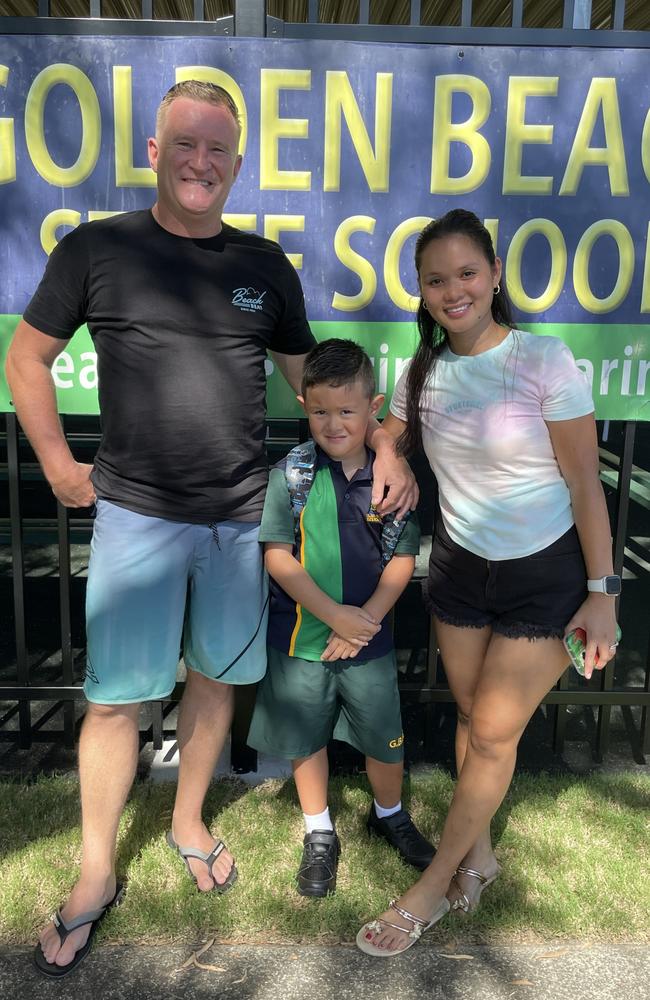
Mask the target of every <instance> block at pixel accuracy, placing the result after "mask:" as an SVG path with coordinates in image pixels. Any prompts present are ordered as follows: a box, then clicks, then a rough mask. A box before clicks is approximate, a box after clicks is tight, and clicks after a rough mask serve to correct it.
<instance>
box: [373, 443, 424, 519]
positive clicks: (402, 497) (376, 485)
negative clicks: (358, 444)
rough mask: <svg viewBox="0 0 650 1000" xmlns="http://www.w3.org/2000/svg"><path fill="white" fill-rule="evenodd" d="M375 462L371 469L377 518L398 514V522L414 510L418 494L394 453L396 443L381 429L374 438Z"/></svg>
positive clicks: (403, 462) (402, 461) (409, 473)
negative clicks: (394, 512) (395, 512)
mask: <svg viewBox="0 0 650 1000" xmlns="http://www.w3.org/2000/svg"><path fill="white" fill-rule="evenodd" d="M372 443H373V448H374V449H375V461H374V463H373V466H372V479H373V484H372V502H373V505H374V507H375V508H376V509H377V511H378V513H380V514H382V515H383V514H391V513H392V512H393V511H397V516H398V517H399V518H400V519H401V518H404V517H406V515H407V514H408V512H409V511H411V510H415V508H416V507H417V503H418V499H419V496H420V491H419V489H418V484H417V482H416V481H415V476H414V475H413V472H412V470H411V466H410V465H409V464H408V462H407V461H406V459H405V458H401V457H400V456H398V455H397V454H396V453H395V441H394V440H393V438H392V437H391V436H390V435H389V434H385V435H383V436H382V434H381V429H379V430H378V431H376V433H375V436H374V438H373V442H372Z"/></svg>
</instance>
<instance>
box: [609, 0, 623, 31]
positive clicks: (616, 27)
mask: <svg viewBox="0 0 650 1000" xmlns="http://www.w3.org/2000/svg"><path fill="white" fill-rule="evenodd" d="M611 27H612V30H613V31H623V28H624V27H625V0H612V24H611Z"/></svg>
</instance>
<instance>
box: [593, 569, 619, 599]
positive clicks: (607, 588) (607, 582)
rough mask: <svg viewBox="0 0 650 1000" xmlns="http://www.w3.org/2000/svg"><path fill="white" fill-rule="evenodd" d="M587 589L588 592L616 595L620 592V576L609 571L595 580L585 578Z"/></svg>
mask: <svg viewBox="0 0 650 1000" xmlns="http://www.w3.org/2000/svg"><path fill="white" fill-rule="evenodd" d="M587 590H588V591H589V593H590V594H609V595H610V596H611V597H617V596H618V595H619V594H620V592H621V578H620V576H617V575H616V574H614V573H610V574H609V575H608V576H601V577H599V578H598V579H597V580H587Z"/></svg>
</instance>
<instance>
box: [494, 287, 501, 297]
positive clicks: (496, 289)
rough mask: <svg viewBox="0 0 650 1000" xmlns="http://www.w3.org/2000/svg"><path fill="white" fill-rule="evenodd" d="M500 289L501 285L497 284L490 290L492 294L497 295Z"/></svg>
mask: <svg viewBox="0 0 650 1000" xmlns="http://www.w3.org/2000/svg"><path fill="white" fill-rule="evenodd" d="M500 291H501V285H497V287H496V288H493V289H492V292H493V293H494V295H498V294H499V292H500Z"/></svg>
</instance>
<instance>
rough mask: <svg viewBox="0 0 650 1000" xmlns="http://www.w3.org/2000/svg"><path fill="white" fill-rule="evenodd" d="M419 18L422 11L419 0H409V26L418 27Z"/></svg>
mask: <svg viewBox="0 0 650 1000" xmlns="http://www.w3.org/2000/svg"><path fill="white" fill-rule="evenodd" d="M421 16H422V9H421V3H420V0H411V17H410V20H409V24H411V25H415V26H419V24H420V18H421Z"/></svg>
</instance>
